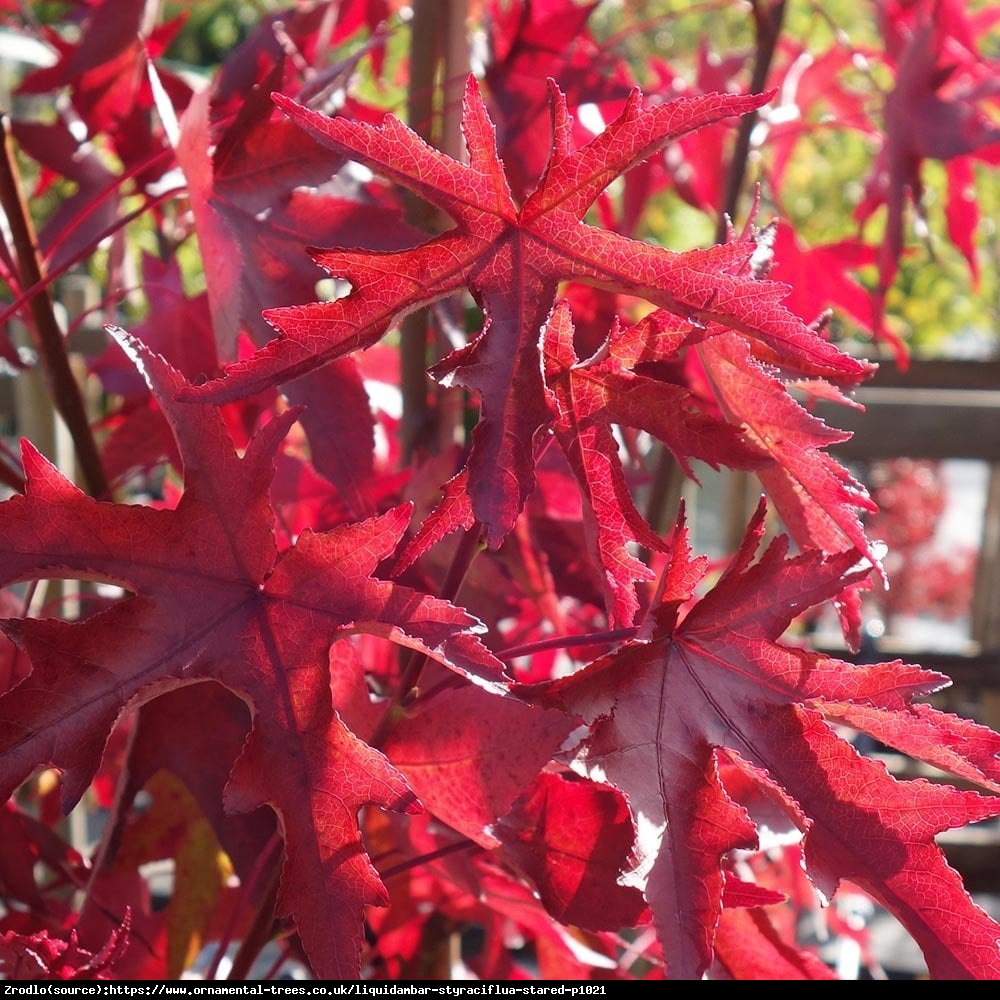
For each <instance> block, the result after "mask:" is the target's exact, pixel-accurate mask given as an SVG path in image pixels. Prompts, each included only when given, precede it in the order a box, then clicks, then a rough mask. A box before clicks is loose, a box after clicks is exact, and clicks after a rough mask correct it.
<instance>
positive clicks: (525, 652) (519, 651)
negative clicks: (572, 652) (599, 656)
mask: <svg viewBox="0 0 1000 1000" xmlns="http://www.w3.org/2000/svg"><path fill="white" fill-rule="evenodd" d="M638 631H639V629H638V628H635V627H633V628H615V629H611V630H610V631H608V632H588V633H587V634H586V635H554V636H552V637H551V638H549V639H539V640H538V641H537V642H526V643H524V644H523V645H521V646H509V647H508V648H507V649H501V650H500V652H499V653H494V654H493V655H494V656H495V657H496V658H497V659H498V660H516V659H517V658H518V657H519V656H530V655H531V654H532V653H541V652H543V651H544V650H546V649H576V648H579V647H580V646H597V645H603V644H604V643H608V642H618V641H619V640H621V639H632V638H634V637H635V636H636V634H637V633H638Z"/></svg>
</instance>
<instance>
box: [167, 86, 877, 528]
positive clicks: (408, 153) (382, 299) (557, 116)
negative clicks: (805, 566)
mask: <svg viewBox="0 0 1000 1000" xmlns="http://www.w3.org/2000/svg"><path fill="white" fill-rule="evenodd" d="M768 97H769V95H767V94H759V95H752V96H738V95H726V94H707V95H703V96H699V97H693V98H682V99H679V100H676V101H672V102H669V103H666V104H661V105H657V106H645V105H644V103H643V99H642V96H641V94H639V92H638V91H636V92H635V93H633V94H632V96H631V97H630V99H629V101H628V103H627V105H626V107H625V110H624V111H623V112H622V114H621V116H620V117H619V118H618V119H616V120H615V121H614V122H612V123H611V124H610V125H609V126H608V127H607V129H606V130H605V131H604V132H602V133H601V134H600V135H598V136H596V137H595V138H594V139H593V140H592V141H591V142H589V143H588V144H587V145H585V146H583V147H582V148H580V149H576V150H573V149H571V145H570V138H571V119H570V117H569V113H568V111H567V107H566V100H565V98H564V97H563V96H562V94H561V93H560V92H559V91H558V89H557V88H555V87H554V86H553V94H552V105H553V144H552V151H551V154H550V157H549V161H548V167H547V169H546V172H545V175H544V177H543V178H542V180H541V182H540V184H539V186H538V187H537V188H536V190H535V191H534V192H533V193H532V194H531V195H529V196H528V198H527V199H526V200H525V201H524V203H523V205H520V206H518V205H517V204H516V203H515V202H514V199H513V197H512V195H511V192H510V189H509V187H508V184H507V179H506V176H505V173H504V169H503V165H502V163H501V161H500V158H499V155H498V153H497V148H496V138H495V135H494V131H493V125H492V122H491V121H490V119H489V116H488V115H487V112H486V107H485V105H484V104H483V100H482V97H481V96H480V93H479V89H478V86H477V84H476V83H475V81H474V80H472V79H470V81H469V85H468V87H467V90H466V95H465V113H464V116H463V128H464V132H465V141H466V145H467V147H468V150H469V163H468V164H463V163H459V162H458V161H456V160H453V159H451V158H450V157H448V156H446V155H444V154H443V153H441V152H438V151H437V150H435V149H432V148H431V147H430V146H428V145H427V144H426V143H424V142H423V140H422V139H420V137H419V136H417V135H416V134H415V133H414V132H412V131H411V130H410V129H408V128H407V127H406V126H405V125H403V124H402V123H401V122H400V121H399V120H398V119H396V118H394V117H392V116H391V115H390V116H387V117H386V118H385V121H384V122H383V123H382V125H381V126H379V127H373V126H371V125H367V124H364V123H361V122H356V121H350V120H348V119H346V118H327V117H325V116H324V115H321V114H318V113H316V112H314V111H310V110H308V109H306V108H303V107H300V106H298V105H296V104H295V103H294V102H292V101H290V100H288V99H287V98H284V97H281V96H278V95H276V96H275V100H276V101H277V103H278V105H279V106H280V107H281V108H282V109H283V110H284V111H285V112H286V113H287V114H288V115H289V116H290V117H292V118H293V119H294V120H295V121H297V122H298V123H299V124H300V125H302V126H304V127H305V128H307V129H308V130H309V131H310V132H311V133H312V134H313V135H314V136H316V138H318V139H319V140H320V141H321V142H323V143H324V144H325V145H326V146H328V147H329V148H330V149H332V150H333V151H334V152H335V153H336V154H337V156H338V157H343V158H346V159H349V160H354V161H358V162H360V163H362V164H364V165H365V166H367V167H369V168H370V169H371V170H373V171H374V172H375V173H377V174H380V175H381V176H383V177H385V178H387V179H389V180H391V181H394V182H395V183H397V184H400V185H402V186H403V187H405V188H408V189H409V190H411V191H413V192H414V193H415V194H417V195H419V196H420V197H421V198H424V199H426V200H427V201H429V202H431V203H432V204H433V205H435V206H437V207H438V208H439V209H441V210H442V211H443V212H444V213H446V214H447V215H448V216H449V217H450V218H451V219H453V220H454V222H455V228H453V229H451V230H449V231H447V232H445V233H443V234H442V235H440V236H438V237H436V238H434V239H431V240H429V241H428V242H426V243H424V244H422V245H420V246H418V247H415V248H414V249H412V250H403V251H400V252H396V253H381V254H379V253H373V252H370V251H355V250H343V249H333V250H323V251H314V252H313V256H314V258H315V260H316V261H318V262H319V263H320V264H322V266H323V267H325V268H326V269H327V270H328V271H329V272H330V274H332V275H334V276H335V277H339V278H342V279H346V280H347V281H349V282H350V283H351V285H352V291H351V293H350V294H349V295H348V296H346V297H345V298H342V299H339V300H337V301H336V302H332V303H315V304H313V305H308V306H292V307H288V308H284V309H276V310H271V311H269V312H268V313H267V314H266V318H267V319H268V320H269V321H270V322H271V323H272V324H274V325H275V326H276V327H277V328H278V329H279V331H280V332H281V336H280V337H279V338H278V339H276V340H273V341H271V343H270V344H268V345H267V346H266V347H264V348H263V349H262V350H260V351H258V352H257V353H256V354H255V355H254V356H253V357H252V358H250V359H248V360H247V361H244V362H238V363H236V364H233V365H230V366H229V367H228V368H227V369H226V373H225V376H224V378H222V379H217V380H215V381H212V382H208V383H205V384H204V385H201V386H197V387H191V388H189V389H186V390H185V391H184V398H189V399H195V398H197V399H204V400H211V401H214V402H225V401H228V400H232V399H235V398H238V397H241V396H245V395H248V394H250V393H254V392H257V391H260V390H262V389H264V388H266V387H269V386H273V385H275V384H276V383H278V382H286V381H288V380H290V379H293V378H296V377H298V376H301V375H304V374H305V373H307V372H309V371H312V370H314V369H315V368H317V367H319V366H321V365H325V364H327V363H329V362H331V361H333V360H334V359H336V358H340V357H343V356H344V355H346V354H348V353H350V352H351V351H354V350H357V349H359V348H364V347H368V346H370V345H371V344H373V343H375V342H376V341H377V340H378V339H379V338H380V337H382V335H383V334H384V333H385V332H386V330H387V329H388V328H389V326H390V325H391V324H393V323H395V322H397V321H398V320H399V319H400V318H401V317H402V316H404V315H405V314H406V313H408V312H411V311H412V310H414V309H417V308H419V307H421V306H424V305H427V304H428V303H431V302H434V301H436V300H438V299H441V298H444V297H446V296H448V295H451V294H453V293H456V292H459V291H461V290H463V289H469V290H470V291H471V292H472V294H473V295H474V296H475V298H476V300H477V301H478V302H479V304H480V305H481V306H482V308H483V310H484V312H485V314H486V325H485V326H484V328H483V330H482V332H481V333H480V334H479V335H478V336H477V337H476V338H475V339H474V340H473V341H472V342H471V343H469V344H468V345H466V346H465V347H463V348H461V349H459V350H457V351H455V352H454V353H452V354H451V355H450V356H449V357H447V358H445V359H444V361H442V362H441V363H440V364H438V365H437V366H436V368H435V369H434V374H435V375H436V376H437V377H438V378H440V379H442V380H444V381H445V382H447V383H449V384H452V383H453V384H458V385H463V386H466V387H467V388H469V389H471V390H473V391H474V392H476V393H477V394H478V395H479V397H480V399H481V404H482V419H481V420H480V422H479V424H478V426H477V427H476V430H475V434H474V438H473V448H472V452H471V455H470V458H469V478H468V489H469V492H470V495H471V499H472V511H473V514H474V515H475V517H476V518H478V520H480V521H481V522H482V523H483V524H484V525H485V526H486V529H487V537H488V540H489V542H490V544H491V545H493V546H496V545H498V544H499V542H500V541H501V539H502V538H503V537H504V535H505V534H506V533H507V532H508V531H509V530H510V528H511V526H512V525H513V523H514V520H515V518H516V517H517V514H518V513H519V511H520V510H521V508H522V506H523V504H524V500H525V498H526V497H527V495H528V494H529V492H530V491H531V489H532V487H533V484H534V452H533V441H534V438H535V436H536V434H537V433H538V432H539V430H540V429H541V428H543V427H545V426H546V425H547V424H548V422H549V420H550V415H549V411H548V407H547V406H546V401H545V391H544V386H543V384H542V374H541V365H540V359H539V334H540V330H541V327H542V325H543V323H544V321H545V317H546V316H547V315H548V313H549V311H550V309H551V308H552V305H553V302H554V299H555V295H556V291H557V288H558V285H559V283H560V282H561V281H566V280H577V281H582V282H585V283H588V284H591V285H596V286H598V287H601V288H608V289H612V290H615V291H620V292H625V293H629V294H632V295H637V296H640V297H642V298H645V299H646V300H648V301H649V302H651V303H653V304H655V305H657V306H660V307H663V308H665V309H668V310H670V311H671V312H672V313H674V314H676V315H677V316H679V317H681V318H682V319H683V320H684V321H685V322H688V323H690V324H692V325H693V326H694V327H697V328H703V327H706V326H708V325H709V324H717V325H718V327H719V329H735V330H738V331H740V332H742V333H743V334H745V335H746V336H748V337H750V338H752V339H754V340H755V341H759V342H760V343H761V345H762V350H764V351H765V352H766V354H767V356H768V358H769V359H779V360H780V361H781V363H783V364H787V365H788V366H789V367H790V368H792V369H794V370H796V371H800V372H803V373H805V374H809V375H815V376H819V377H823V376H829V377H833V378H834V379H836V380H837V381H838V382H847V383H856V382H857V381H859V380H860V379H861V378H862V377H864V375H865V374H866V373H867V371H868V366H867V365H866V364H865V363H864V362H861V361H857V360H855V359H852V358H849V357H847V356H846V355H844V354H842V353H841V352H840V351H839V350H838V349H837V348H836V347H834V346H833V345H831V344H829V343H828V342H826V341H825V340H823V339H822V337H820V336H818V335H817V334H816V333H815V331H813V330H810V329H809V328H808V327H807V326H806V325H805V324H804V323H803V322H802V321H801V320H800V319H798V318H797V317H796V316H794V315H793V314H792V313H790V312H789V311H788V310H787V309H785V307H784V306H783V305H782V299H783V298H784V295H785V293H786V289H785V287H784V286H783V285H779V284H776V283H773V282H767V281H759V280H756V279H755V278H753V277H750V276H746V275H745V274H743V273H741V272H743V271H745V270H746V268H745V267H744V261H745V260H746V258H748V257H749V256H751V255H752V254H753V253H754V252H755V250H756V244H755V242H754V241H753V240H752V239H750V240H743V241H737V242H735V243H731V244H727V245H723V246H716V247H712V248H710V249H707V250H691V251H688V252H686V253H672V252H670V251H667V250H664V249H662V248H660V247H655V246H651V245H649V244H646V243H640V242H636V241H634V240H630V239H627V238H625V237H623V236H620V235H618V234H617V233H613V232H608V231H605V230H601V229H598V228H596V227H593V226H589V225H586V224H584V223H583V222H582V221H581V219H582V218H583V216H584V214H585V213H586V211H587V209H588V208H589V207H590V206H591V205H592V204H593V202H594V201H595V199H596V198H597V197H598V196H599V195H600V193H601V192H602V191H603V190H604V189H605V188H606V187H607V185H608V184H610V183H611V181H613V180H614V179H615V178H616V177H617V176H619V175H620V174H621V173H623V172H624V171H626V170H628V169H629V168H630V167H632V166H634V165H636V164H637V163H640V162H641V161H642V160H644V159H646V158H647V157H649V156H650V155H652V154H653V153H655V152H656V151H657V150H659V149H661V148H662V147H663V146H664V145H665V144H666V143H668V142H670V141H671V140H674V139H677V138H678V137H680V136H683V135H685V134H687V133H689V132H691V131H693V130H695V129H697V128H699V127H701V126H703V125H706V124H709V123H711V122H715V121H719V120H720V119H723V118H726V117H730V116H734V115H741V114H744V113H746V112H748V111H752V110H754V109H756V108H759V107H760V106H761V105H762V104H764V103H765V102H766V101H767V100H768Z"/></svg>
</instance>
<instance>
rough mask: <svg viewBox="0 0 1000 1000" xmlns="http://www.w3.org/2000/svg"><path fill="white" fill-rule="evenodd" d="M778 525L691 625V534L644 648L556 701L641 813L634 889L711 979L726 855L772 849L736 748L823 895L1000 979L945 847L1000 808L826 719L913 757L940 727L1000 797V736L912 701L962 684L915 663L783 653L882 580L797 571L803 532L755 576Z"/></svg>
mask: <svg viewBox="0 0 1000 1000" xmlns="http://www.w3.org/2000/svg"><path fill="white" fill-rule="evenodd" d="M763 528H764V523H763V507H761V508H760V509H759V510H758V513H757V516H756V517H755V519H754V521H753V522H752V523H751V526H750V529H749V531H748V533H747V536H746V539H745V541H744V543H743V545H742V547H741V548H740V550H739V552H737V554H736V555H735V556H734V557H733V560H732V562H731V563H730V565H729V567H728V569H727V570H726V572H725V573H724V574H723V576H722V577H721V579H720V580H719V581H718V583H717V584H716V585H715V587H714V588H713V589H712V590H711V591H710V592H709V593H708V594H707V595H706V596H705V597H704V598H702V599H701V600H700V601H697V603H695V604H694V605H693V606H692V607H691V608H690V610H689V611H688V612H687V614H686V615H683V616H682V614H681V609H682V606H683V605H685V604H687V602H689V601H690V600H691V599H692V596H693V593H694V588H695V586H696V585H697V584H698V583H699V582H700V580H701V577H702V575H703V573H704V569H705V563H704V561H703V560H694V559H692V555H691V550H690V547H689V545H688V541H687V534H686V530H685V528H684V525H683V522H680V523H679V524H678V526H677V528H676V529H675V531H674V534H673V536H672V539H671V551H670V556H671V558H670V563H669V565H668V567H667V568H666V570H665V571H664V576H663V580H662V584H661V590H660V594H659V597H658V600H657V601H656V602H655V603H654V606H653V608H652V609H651V610H650V612H649V614H648V616H647V619H646V621H645V622H644V624H643V626H642V627H641V629H640V633H639V636H638V637H637V638H636V639H635V640H633V641H631V642H629V643H626V644H625V645H624V646H623V647H622V648H621V649H620V650H619V651H617V652H615V653H612V654H609V655H607V656H605V657H603V658H601V659H599V660H597V661H595V662H594V663H591V664H590V665H589V666H588V667H586V668H585V669H584V670H582V671H581V672H579V673H578V674H575V675H573V676H571V677H569V678H565V679H562V680H558V681H554V682H552V683H551V684H549V685H547V686H544V685H543V686H542V689H543V691H544V692H545V693H544V700H546V701H547V702H548V703H550V704H551V703H552V702H556V703H559V704H561V705H563V706H564V707H565V708H566V709H567V710H569V711H571V712H574V713H576V714H578V715H579V716H581V717H582V718H583V719H584V720H585V721H586V722H587V723H588V724H589V726H590V732H589V734H588V735H587V737H586V738H585V739H584V740H583V742H582V743H581V744H580V745H579V747H578V749H577V751H576V753H575V756H574V760H575V766H576V767H577V768H578V769H579V770H581V771H582V772H584V773H585V774H586V775H587V776H589V777H591V778H592V779H594V780H600V781H605V782H608V783H610V784H612V785H614V786H615V787H617V788H618V789H619V790H620V791H622V792H623V793H624V795H625V797H626V799H627V801H628V804H629V809H630V810H631V813H632V819H633V822H634V824H635V828H636V838H637V839H636V848H635V863H634V866H633V868H632V871H631V873H630V874H629V875H628V876H627V878H628V881H629V883H630V884H633V885H636V886H637V887H639V888H642V889H643V891H644V892H645V895H646V899H647V901H648V902H649V905H650V907H651V908H652V911H653V917H654V921H655V924H656V927H657V930H658V932H659V935H660V940H661V943H662V945H663V951H664V955H665V957H666V961H667V969H668V974H669V975H670V976H671V977H673V978H699V977H700V976H701V975H702V974H703V973H704V972H705V970H706V969H707V968H708V967H709V965H710V964H711V961H712V957H713V949H714V937H715V932H716V927H717V924H718V921H719V915H720V912H721V909H722V906H723V889H724V877H723V872H722V870H721V862H722V858H723V855H725V854H726V853H727V852H728V851H730V850H732V849H734V848H738V847H750V846H753V844H754V842H755V831H754V827H753V824H752V823H751V821H750V819H749V816H748V814H747V813H746V812H745V811H744V810H743V809H742V807H740V806H739V805H737V804H736V803H735V802H734V801H733V800H732V799H731V798H730V797H729V795H728V793H727V792H726V790H725V788H724V786H723V784H722V783H721V781H720V779H719V773H718V767H719V749H720V748H725V749H726V752H727V756H728V757H729V758H730V759H738V760H742V761H744V762H746V764H748V765H749V767H748V769H747V773H748V774H755V775H756V780H760V781H766V782H769V783H773V786H774V787H776V788H777V789H780V790H781V792H782V794H783V795H784V796H785V797H786V799H787V800H788V801H789V803H790V805H792V809H793V811H794V812H795V813H796V815H797V817H798V822H799V824H800V826H801V829H802V831H803V833H804V834H805V840H804V846H805V859H806V867H807V871H808V874H809V876H810V878H811V879H812V881H813V884H814V885H815V886H816V887H817V888H818V889H819V890H820V891H821V892H822V894H823V895H824V896H826V897H827V898H829V897H830V896H832V895H833V892H834V890H835V889H836V887H837V884H838V882H839V881H840V880H841V879H849V880H850V881H852V882H854V883H856V884H857V885H859V886H861V887H862V888H864V889H865V890H866V891H868V892H869V893H871V894H872V895H873V896H874V897H875V898H876V899H878V900H879V901H880V902H881V903H882V904H883V905H884V906H885V907H886V908H887V909H889V910H890V911H891V912H892V913H894V914H895V915H896V917H897V918H898V919H899V920H900V921H901V922H902V923H903V924H904V926H906V928H907V929H908V930H909V931H910V933H911V934H912V935H913V937H914V938H915V940H916V941H917V943H918V944H919V945H920V947H921V948H922V949H923V951H924V954H925V956H926V959H927V964H928V967H929V969H930V971H931V974H932V975H934V976H935V977H939V978H944V979H955V978H985V979H995V978H997V977H998V976H1000V947H998V944H997V942H998V941H1000V926H998V925H997V924H996V923H995V922H994V921H992V920H991V919H990V918H989V917H988V916H987V915H986V914H985V913H984V912H983V911H982V910H980V909H979V908H978V907H976V906H975V905H974V904H973V903H972V900H971V899H970V898H969V896H968V894H967V893H966V892H965V890H964V888H963V886H962V883H961V879H960V878H959V876H958V874H957V873H956V872H955V871H954V870H952V869H951V868H949V867H948V865H947V863H946V861H945V858H944V855H943V853H942V852H941V850H940V848H939V847H938V846H937V845H936V844H935V842H934V837H935V836H936V835H937V834H938V833H941V832H942V831H943V830H947V829H951V828H953V827H958V826H963V825H965V824H966V823H969V822H973V821H976V820H981V819H985V818H987V817H990V816H996V815H998V814H1000V799H997V798H986V797H984V796H981V795H979V794H977V793H975V792H967V791H959V790H958V789H956V788H953V787H951V786H948V785H932V784H930V783H928V782H926V781H923V780H918V781H897V780H896V779H895V778H893V777H892V776H891V775H889V773H888V772H887V771H886V769H885V766H884V765H883V764H882V763H880V762H878V761H875V760H872V759H869V758H866V757H862V756H861V755H860V754H858V753H857V752H856V751H855V750H854V748H853V747H852V746H851V745H850V744H849V743H848V742H847V741H846V740H845V739H843V738H842V737H841V736H840V735H838V733H837V732H836V731H835V730H834V728H833V727H832V726H831V725H830V723H829V722H828V721H827V718H828V716H829V717H830V718H832V719H839V718H847V719H849V721H850V724H851V725H854V726H857V727H859V728H862V729H865V728H869V723H871V724H872V725H871V728H872V729H873V730H874V731H875V732H877V734H878V737H879V738H880V739H883V740H887V741H888V742H890V743H892V742H893V734H894V733H895V732H898V733H899V735H900V742H901V743H902V745H903V747H904V748H905V749H906V750H909V751H911V752H920V750H921V749H922V748H923V747H924V746H926V745H927V744H928V742H929V733H930V731H931V730H932V729H935V728H936V729H937V731H938V732H939V733H940V736H941V742H942V743H943V744H946V745H947V753H941V752H936V751H932V753H931V756H933V757H934V759H936V760H937V761H938V762H941V763H944V762H946V761H947V759H948V758H949V757H952V758H954V757H958V758H963V761H960V762H959V769H960V770H962V771H963V772H964V773H966V774H978V775H980V776H981V778H980V780H981V782H982V783H983V784H985V785H986V786H987V787H989V788H992V789H1000V784H998V782H1000V759H998V757H997V754H996V749H997V742H996V737H995V736H994V735H993V734H990V733H989V732H988V731H987V730H985V729H983V728H982V727H974V728H975V730H976V733H975V734H973V733H972V732H970V731H960V729H959V728H956V725H955V720H954V719H953V717H952V716H949V715H945V714H943V713H940V712H934V711H933V710H931V709H927V708H925V707H923V706H921V707H920V708H919V709H917V708H914V707H913V706H911V701H912V699H913V698H914V697H916V696H919V695H924V694H927V693H929V692H931V691H933V690H936V689H937V688H939V687H941V686H943V685H944V684H945V683H947V681H946V678H943V677H942V676H941V675H940V674H935V673H932V672H930V671H921V670H919V668H916V667H908V666H904V665H902V664H898V663H897V664H877V665H875V666H853V665H851V664H848V663H844V662H841V661H839V660H834V659H832V658H830V657H826V656H822V655H820V654H818V653H812V652H809V651H807V650H804V649H797V648H794V647H791V646H785V645H782V644H781V643H779V642H778V639H779V637H780V636H781V634H782V633H783V632H784V630H785V629H786V628H787V626H788V624H789V622H790V621H791V619H792V618H793V617H794V616H795V615H797V614H799V613H800V612H802V611H804V610H805V609H806V608H808V607H811V606H812V605H815V604H817V603H819V602H821V601H824V600H827V599H829V598H830V597H831V596H833V595H834V594H837V593H839V592H840V591H841V590H843V589H844V588H845V587H847V586H850V585H851V584H853V583H856V582H857V581H858V580H859V579H860V578H861V577H863V576H864V575H865V574H866V573H868V572H870V570H871V567H870V565H868V564H865V563H861V564H860V565H858V561H859V557H858V555H857V553H856V552H853V551H852V552H842V553H838V554H835V555H832V556H826V555H824V554H822V553H820V552H818V551H815V550H813V551H809V552H806V553H804V554H802V555H800V556H797V557H794V558H789V557H788V555H787V539H785V538H784V536H779V537H778V538H777V539H776V540H775V541H774V542H772V543H771V545H770V546H769V547H768V548H767V549H766V550H765V551H764V553H763V554H762V555H761V556H760V558H759V560H758V561H757V562H756V563H755V562H754V561H753V560H754V555H755V552H756V550H757V547H758V545H759V543H760V539H761V537H762V534H763ZM861 706H865V707H866V709H867V711H865V710H862V707H861ZM964 725H966V726H971V725H972V724H971V723H966V724H964ZM963 746H964V747H967V748H968V752H967V754H965V755H963V753H962V747H963ZM988 751H991V752H988ZM965 756H970V757H971V759H969V760H968V761H964V757H965Z"/></svg>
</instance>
